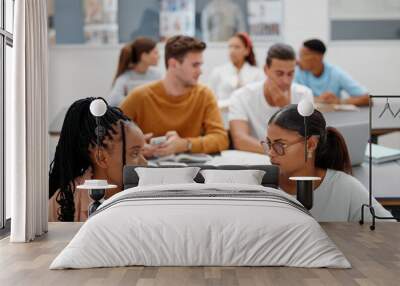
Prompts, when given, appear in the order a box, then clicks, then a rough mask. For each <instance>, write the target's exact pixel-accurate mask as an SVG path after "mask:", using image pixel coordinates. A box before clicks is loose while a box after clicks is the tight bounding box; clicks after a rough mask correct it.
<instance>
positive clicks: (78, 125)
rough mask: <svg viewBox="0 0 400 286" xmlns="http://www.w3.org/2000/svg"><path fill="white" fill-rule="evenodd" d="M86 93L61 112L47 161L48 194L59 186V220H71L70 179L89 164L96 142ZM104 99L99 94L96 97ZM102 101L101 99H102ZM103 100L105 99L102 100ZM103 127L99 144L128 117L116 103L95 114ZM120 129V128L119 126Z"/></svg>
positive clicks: (71, 197)
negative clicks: (57, 135) (57, 136)
mask: <svg viewBox="0 0 400 286" xmlns="http://www.w3.org/2000/svg"><path fill="white" fill-rule="evenodd" d="M95 99H97V98H94V97H89V98H85V99H80V100H77V101H75V102H74V103H73V104H72V105H71V107H70V108H69V109H68V111H67V114H66V115H65V119H64V123H63V126H62V129H61V135H60V139H59V141H58V144H57V147H56V152H55V155H54V160H53V161H52V162H51V164H50V172H49V198H51V197H52V196H53V195H54V193H55V192H56V191H57V190H59V193H58V195H57V198H56V201H57V203H58V204H59V205H60V208H59V210H58V220H59V221H74V213H75V204H74V192H75V187H76V186H75V183H74V179H75V178H77V177H79V176H82V175H83V174H84V173H85V171H86V170H87V169H88V168H89V167H91V166H92V162H91V159H90V156H89V148H90V147H94V146H96V145H97V143H96V142H97V136H96V131H95V130H96V127H97V124H96V118H95V117H94V116H93V115H92V114H91V113H90V110H89V107H90V104H91V102H92V101H93V100H95ZM100 99H102V100H104V99H103V98H100ZM104 101H105V100H104ZM106 103H107V102H106ZM97 119H98V121H99V124H100V126H102V127H103V130H104V135H103V136H101V138H100V146H102V147H106V145H105V144H104V139H105V138H106V137H108V138H110V137H111V135H112V134H116V133H117V131H116V130H115V127H116V124H117V123H118V122H119V121H120V122H121V126H122V121H130V119H129V118H128V117H126V116H125V115H124V114H123V113H122V111H121V110H120V109H119V108H117V107H109V106H107V111H106V113H105V114H104V115H103V116H102V117H100V118H97ZM122 130H123V129H122Z"/></svg>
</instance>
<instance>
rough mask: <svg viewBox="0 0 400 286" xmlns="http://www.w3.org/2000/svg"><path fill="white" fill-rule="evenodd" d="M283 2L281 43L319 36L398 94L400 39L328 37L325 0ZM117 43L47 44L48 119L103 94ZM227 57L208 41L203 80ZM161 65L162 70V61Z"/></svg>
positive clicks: (380, 88) (373, 85)
mask: <svg viewBox="0 0 400 286" xmlns="http://www.w3.org/2000/svg"><path fill="white" fill-rule="evenodd" d="M283 1H284V5H285V8H284V17H285V20H284V25H283V31H284V40H285V42H287V43H288V44H291V45H293V46H294V47H295V49H296V50H297V49H298V47H299V46H300V45H301V43H302V42H303V41H304V40H305V39H307V38H310V37H318V38H320V39H322V40H324V41H325V42H326V43H327V45H328V53H327V60H328V61H330V62H332V63H334V64H337V65H339V66H341V67H342V68H343V69H344V70H346V71H348V72H349V73H350V74H351V75H352V76H353V77H354V78H355V79H356V80H358V81H360V82H361V83H362V84H363V85H365V86H366V87H367V88H368V89H369V91H370V92H371V93H375V94H395V93H397V94H399V93H400V84H399V81H398V78H399V70H400V53H399V52H400V41H379V42H370V41H368V42H365V41H363V42H360V41H358V42H329V19H328V0H283ZM269 45H270V43H268V44H256V46H255V47H256V55H257V60H258V62H259V63H260V64H263V63H264V60H265V55H266V51H267V49H268V46H269ZM119 48H120V46H114V47H88V46H82V45H81V46H55V47H50V67H49V68H50V76H49V82H50V84H49V122H51V121H52V120H53V119H54V117H55V115H56V114H57V112H59V111H60V109H62V108H63V107H66V106H69V105H70V104H71V103H72V102H73V101H75V100H76V99H78V98H83V97H87V96H103V97H107V95H108V92H109V90H110V87H111V81H112V77H113V74H114V72H115V69H116V65H117V59H118V53H119ZM160 50H162V49H161V47H160ZM161 52H162V51H161ZM161 54H162V53H161ZM161 56H162V55H161ZM225 61H227V47H226V45H225V44H223V43H221V44H210V45H209V47H208V48H207V50H206V52H205V54H204V62H205V64H204V68H203V77H202V79H201V80H202V81H205V80H206V77H207V74H209V72H210V71H211V69H212V67H214V66H216V65H219V64H222V63H224V62H225ZM160 67H161V68H162V69H164V62H163V61H162V60H160Z"/></svg>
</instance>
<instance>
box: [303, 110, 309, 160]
mask: <svg viewBox="0 0 400 286" xmlns="http://www.w3.org/2000/svg"><path fill="white" fill-rule="evenodd" d="M304 137H305V142H304V143H305V144H304V160H305V161H306V162H307V157H308V156H307V120H306V116H304Z"/></svg>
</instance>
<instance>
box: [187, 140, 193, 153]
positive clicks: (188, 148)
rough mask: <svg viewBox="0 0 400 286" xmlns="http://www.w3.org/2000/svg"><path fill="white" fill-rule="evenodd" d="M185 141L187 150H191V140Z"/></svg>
mask: <svg viewBox="0 0 400 286" xmlns="http://www.w3.org/2000/svg"><path fill="white" fill-rule="evenodd" d="M186 141H187V145H186V149H187V152H192V141H190V140H189V139H186Z"/></svg>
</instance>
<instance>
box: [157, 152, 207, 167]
mask: <svg viewBox="0 0 400 286" xmlns="http://www.w3.org/2000/svg"><path fill="white" fill-rule="evenodd" d="M212 158H213V157H212V156H210V155H208V154H203V153H196V154H189V153H181V154H177V155H169V156H163V157H159V158H155V159H152V160H151V162H152V163H154V164H156V165H160V166H162V165H180V164H182V165H185V164H187V163H199V164H201V163H205V162H207V161H210V160H211V159H212ZM177 163H178V164H177Z"/></svg>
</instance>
